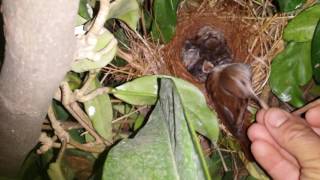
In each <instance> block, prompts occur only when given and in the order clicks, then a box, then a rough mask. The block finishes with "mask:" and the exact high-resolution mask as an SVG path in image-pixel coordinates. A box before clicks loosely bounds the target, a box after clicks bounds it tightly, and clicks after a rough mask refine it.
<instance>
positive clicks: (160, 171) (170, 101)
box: [103, 79, 209, 179]
mask: <svg viewBox="0 0 320 180" xmlns="http://www.w3.org/2000/svg"><path fill="white" fill-rule="evenodd" d="M201 152H202V151H201V149H200V146H199V144H198V142H197V137H196V136H195V133H194V129H193V127H192V124H191V123H190V122H189V121H188V120H187V119H186V116H185V113H184V110H183V107H182V104H181V101H180V97H179V95H178V93H177V89H175V87H174V84H173V82H172V80H169V79H162V80H161V85H160V92H159V100H158V102H157V104H156V106H155V108H154V110H153V111H152V113H151V115H150V118H149V120H148V123H147V124H146V125H145V127H144V128H143V129H141V130H140V131H139V132H138V134H137V135H136V136H135V137H134V138H133V139H127V140H122V141H121V142H120V143H119V144H118V145H117V146H116V147H114V148H113V149H112V150H111V151H110V152H109V154H108V156H107V159H106V162H105V166H104V174H103V179H209V176H208V170H207V167H206V165H205V163H204V162H203V155H202V153H201ZM123 172H126V173H123Z"/></svg>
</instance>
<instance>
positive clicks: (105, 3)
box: [88, 0, 110, 35]
mask: <svg viewBox="0 0 320 180" xmlns="http://www.w3.org/2000/svg"><path fill="white" fill-rule="evenodd" d="M109 10H110V0H100V8H99V12H98V15H97V17H96V18H95V20H94V23H93V25H92V26H91V28H90V29H89V32H88V35H96V34H99V32H100V30H101V29H102V28H103V26H104V23H105V22H106V20H107V16H108V14H109Z"/></svg>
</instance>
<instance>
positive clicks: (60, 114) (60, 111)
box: [52, 100, 70, 121]
mask: <svg viewBox="0 0 320 180" xmlns="http://www.w3.org/2000/svg"><path fill="white" fill-rule="evenodd" d="M52 107H53V112H54V115H55V117H56V118H57V119H58V120H60V121H66V120H67V119H68V118H69V117H70V114H69V113H68V111H67V110H66V109H65V108H64V107H63V105H62V104H61V103H60V102H58V101H56V100H53V101H52Z"/></svg>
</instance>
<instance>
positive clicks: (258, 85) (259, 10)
mask: <svg viewBox="0 0 320 180" xmlns="http://www.w3.org/2000/svg"><path fill="white" fill-rule="evenodd" d="M198 2H200V3H199V5H198V6H197V7H193V9H192V8H191V9H190V7H187V5H186V2H184V1H183V2H182V3H181V6H180V9H179V12H178V23H177V27H176V34H175V36H174V37H173V39H172V40H171V42H169V43H168V44H166V45H164V46H163V45H161V44H159V43H157V42H154V41H151V39H149V38H148V37H147V36H141V35H140V34H138V33H136V32H134V31H132V30H130V29H128V28H126V26H122V27H123V28H124V30H125V32H126V35H127V37H128V39H129V46H128V47H127V48H126V50H121V51H119V52H118V56H120V57H122V58H123V59H125V60H126V61H127V62H128V64H127V65H126V66H123V67H116V66H112V65H111V66H107V67H106V68H104V71H105V72H107V73H108V74H111V75H114V76H113V78H117V79H122V80H123V81H127V80H130V79H132V78H135V77H139V76H142V75H147V74H167V75H173V76H177V77H180V78H183V79H185V80H188V81H191V82H192V83H194V84H195V85H196V86H198V87H199V88H200V89H202V90H203V92H204V93H205V90H204V86H203V85H202V84H200V83H198V82H197V81H196V80H195V79H194V78H193V77H192V75H191V74H189V73H188V72H187V71H186V70H185V68H184V66H183V65H182V63H181V57H180V52H181V48H182V46H183V43H184V41H185V40H186V39H188V38H191V37H193V36H194V35H195V34H196V33H197V31H198V30H199V29H200V28H201V27H203V26H205V25H208V26H214V27H215V28H218V29H220V30H221V31H222V32H224V34H225V38H226V40H227V43H228V45H229V46H230V48H231V50H232V52H233V55H234V58H235V59H236V61H238V62H243V63H247V64H250V65H251V67H252V75H253V76H252V83H253V87H254V90H255V92H256V93H257V94H260V93H261V92H262V90H263V88H264V87H265V86H266V85H267V81H268V78H269V75H270V64H271V60H272V59H273V57H274V56H275V55H276V54H277V53H278V52H279V51H281V50H282V49H283V41H282V31H283V28H284V27H285V25H286V24H287V21H288V20H289V19H290V18H292V17H291V16H289V15H286V14H279V13H275V7H274V6H273V5H272V4H271V3H270V2H269V1H268V0H262V1H260V2H257V1H254V0H249V1H244V0H233V1H223V0H216V1H209V0H201V1H199V0H198Z"/></svg>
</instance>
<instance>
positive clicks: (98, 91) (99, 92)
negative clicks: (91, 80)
mask: <svg viewBox="0 0 320 180" xmlns="http://www.w3.org/2000/svg"><path fill="white" fill-rule="evenodd" d="M111 91H112V88H110V87H102V88H98V89H95V90H94V91H92V92H90V93H89V94H86V95H83V96H81V97H77V98H76V99H77V101H79V102H86V101H90V100H92V99H93V98H95V97H97V96H99V95H102V94H108V93H110V92H111Z"/></svg>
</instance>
